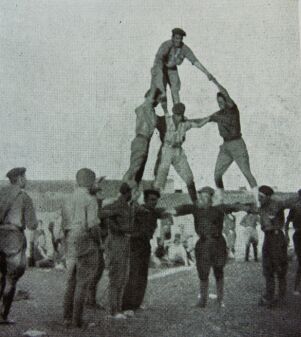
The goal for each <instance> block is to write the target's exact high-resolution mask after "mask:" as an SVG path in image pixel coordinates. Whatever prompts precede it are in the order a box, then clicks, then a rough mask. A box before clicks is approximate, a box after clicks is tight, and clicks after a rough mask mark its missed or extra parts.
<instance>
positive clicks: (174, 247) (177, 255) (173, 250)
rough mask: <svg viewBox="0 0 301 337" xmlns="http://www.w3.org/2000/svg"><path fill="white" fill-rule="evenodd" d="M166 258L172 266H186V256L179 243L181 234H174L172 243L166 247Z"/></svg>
mask: <svg viewBox="0 0 301 337" xmlns="http://www.w3.org/2000/svg"><path fill="white" fill-rule="evenodd" d="M168 258H169V261H170V262H171V263H172V264H173V265H179V264H180V265H183V264H184V265H185V266H188V256H187V252H186V249H185V248H184V246H183V244H182V242H181V234H176V235H175V238H174V241H173V243H172V244H171V245H170V246H169V247H168Z"/></svg>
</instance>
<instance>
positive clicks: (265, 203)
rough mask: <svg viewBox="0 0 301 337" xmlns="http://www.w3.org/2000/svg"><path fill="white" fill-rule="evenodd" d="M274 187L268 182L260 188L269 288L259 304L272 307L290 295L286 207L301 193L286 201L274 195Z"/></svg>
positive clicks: (264, 271)
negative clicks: (287, 281)
mask: <svg viewBox="0 0 301 337" xmlns="http://www.w3.org/2000/svg"><path fill="white" fill-rule="evenodd" d="M273 195H274V190H273V189H272V188H271V187H270V186H267V185H262V186H260V187H259V202H260V208H259V216H260V223H261V229H262V231H263V232H264V242H263V246H262V267H263V275H264V277H265V281H266V291H265V294H264V295H263V296H262V297H261V299H260V302H259V305H262V306H267V307H271V306H273V305H274V304H276V302H277V300H279V301H280V302H283V300H284V299H285V295H286V273H287V266H288V260H287V241H286V238H285V235H284V233H283V227H284V221H285V217H284V210H285V209H287V208H289V209H291V208H294V206H295V205H296V203H297V201H298V199H299V198H298V196H295V197H291V198H288V199H286V200H277V199H276V198H273ZM275 276H277V277H278V282H279V298H278V299H276V298H275Z"/></svg>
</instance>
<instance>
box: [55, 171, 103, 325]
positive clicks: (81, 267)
mask: <svg viewBox="0 0 301 337" xmlns="http://www.w3.org/2000/svg"><path fill="white" fill-rule="evenodd" d="M95 178H96V177H95V173H94V172H93V171H91V170H90V169H88V168H83V169H80V170H79V171H78V172H77V173H76V182H77V185H78V186H77V187H76V189H75V190H74V192H73V194H72V195H71V197H70V200H69V203H67V202H66V203H65V204H64V205H63V213H62V215H63V219H62V225H63V229H64V233H65V238H66V264H67V284H66V290H65V296H64V325H66V326H67V327H68V326H70V325H72V326H74V327H82V325H83V319H82V316H83V309H84V304H85V299H86V296H87V291H88V288H89V286H90V284H91V283H92V281H93V279H94V277H95V272H96V271H97V263H98V254H99V245H100V240H101V238H100V228H99V222H100V221H99V218H98V204H97V200H96V197H95V196H93V195H91V194H90V188H91V187H92V186H93V184H94V182H95Z"/></svg>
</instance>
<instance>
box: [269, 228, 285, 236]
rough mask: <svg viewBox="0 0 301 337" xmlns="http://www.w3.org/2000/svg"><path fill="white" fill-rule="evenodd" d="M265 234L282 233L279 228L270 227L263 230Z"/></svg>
mask: <svg viewBox="0 0 301 337" xmlns="http://www.w3.org/2000/svg"><path fill="white" fill-rule="evenodd" d="M264 233H265V234H267V235H273V234H275V235H279V234H280V233H283V232H282V230H281V229H270V230H267V231H265V232H264Z"/></svg>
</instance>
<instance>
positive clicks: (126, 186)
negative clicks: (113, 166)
mask: <svg viewBox="0 0 301 337" xmlns="http://www.w3.org/2000/svg"><path fill="white" fill-rule="evenodd" d="M131 190H132V189H131V187H130V185H129V184H128V183H122V184H121V186H120V188H119V192H120V193H121V194H126V193H129V192H131Z"/></svg>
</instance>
